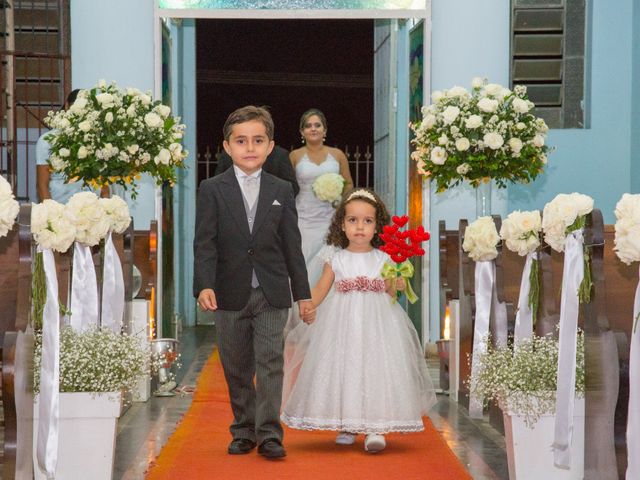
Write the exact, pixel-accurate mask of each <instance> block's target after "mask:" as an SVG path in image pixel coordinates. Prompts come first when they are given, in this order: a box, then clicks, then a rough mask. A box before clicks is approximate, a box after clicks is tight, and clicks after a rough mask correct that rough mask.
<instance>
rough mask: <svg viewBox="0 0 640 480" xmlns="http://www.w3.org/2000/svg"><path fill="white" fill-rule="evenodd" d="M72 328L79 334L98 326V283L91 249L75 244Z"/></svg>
mask: <svg viewBox="0 0 640 480" xmlns="http://www.w3.org/2000/svg"><path fill="white" fill-rule="evenodd" d="M70 309H71V326H72V327H73V329H74V330H76V331H77V332H82V331H84V330H87V329H88V328H89V327H90V326H94V325H95V326H97V325H98V282H97V280H96V269H95V266H94V265H93V257H92V256H91V248H90V247H87V246H86V245H82V244H80V243H78V242H75V246H74V250H73V274H72V276H71V307H70Z"/></svg>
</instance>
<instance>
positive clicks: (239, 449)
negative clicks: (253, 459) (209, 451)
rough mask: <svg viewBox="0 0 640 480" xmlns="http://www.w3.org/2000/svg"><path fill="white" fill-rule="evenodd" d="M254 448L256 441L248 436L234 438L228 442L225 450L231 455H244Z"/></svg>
mask: <svg viewBox="0 0 640 480" xmlns="http://www.w3.org/2000/svg"><path fill="white" fill-rule="evenodd" d="M254 448H256V442H254V441H253V440H249V439H248V438H234V439H233V441H232V442H231V443H230V444H229V448H227V452H228V453H229V454H231V455H244V454H245V453H249V452H250V451H251V450H253V449H254Z"/></svg>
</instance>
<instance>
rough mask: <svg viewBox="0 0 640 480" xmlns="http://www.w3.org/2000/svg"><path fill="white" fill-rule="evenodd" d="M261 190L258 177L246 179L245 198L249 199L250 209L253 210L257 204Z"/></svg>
mask: <svg viewBox="0 0 640 480" xmlns="http://www.w3.org/2000/svg"><path fill="white" fill-rule="evenodd" d="M259 190H260V185H259V184H258V178H257V177H250V176H247V177H244V196H245V198H246V199H247V204H248V205H249V209H251V208H253V204H254V203H256V200H257V198H258V191H259Z"/></svg>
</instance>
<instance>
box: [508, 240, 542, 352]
mask: <svg viewBox="0 0 640 480" xmlns="http://www.w3.org/2000/svg"><path fill="white" fill-rule="evenodd" d="M534 260H536V252H531V253H529V254H528V255H527V259H526V260H525V262H524V269H523V270H522V280H520V296H519V297H518V312H517V313H516V325H515V328H514V331H513V342H514V348H518V345H519V344H520V343H521V342H522V341H523V340H526V339H529V338H531V337H532V335H533V311H532V310H531V307H530V306H529V292H530V291H531V282H530V280H529V277H530V276H531V265H532V263H533V261H534Z"/></svg>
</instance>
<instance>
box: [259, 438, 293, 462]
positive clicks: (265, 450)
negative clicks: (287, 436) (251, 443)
mask: <svg viewBox="0 0 640 480" xmlns="http://www.w3.org/2000/svg"><path fill="white" fill-rule="evenodd" d="M258 453H259V454H260V455H262V456H263V457H265V458H282V457H285V456H286V455H287V452H286V451H285V449H284V447H283V446H282V443H280V440H278V439H276V438H268V439H266V440H265V441H264V442H262V443H261V444H260V446H259V447H258Z"/></svg>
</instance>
